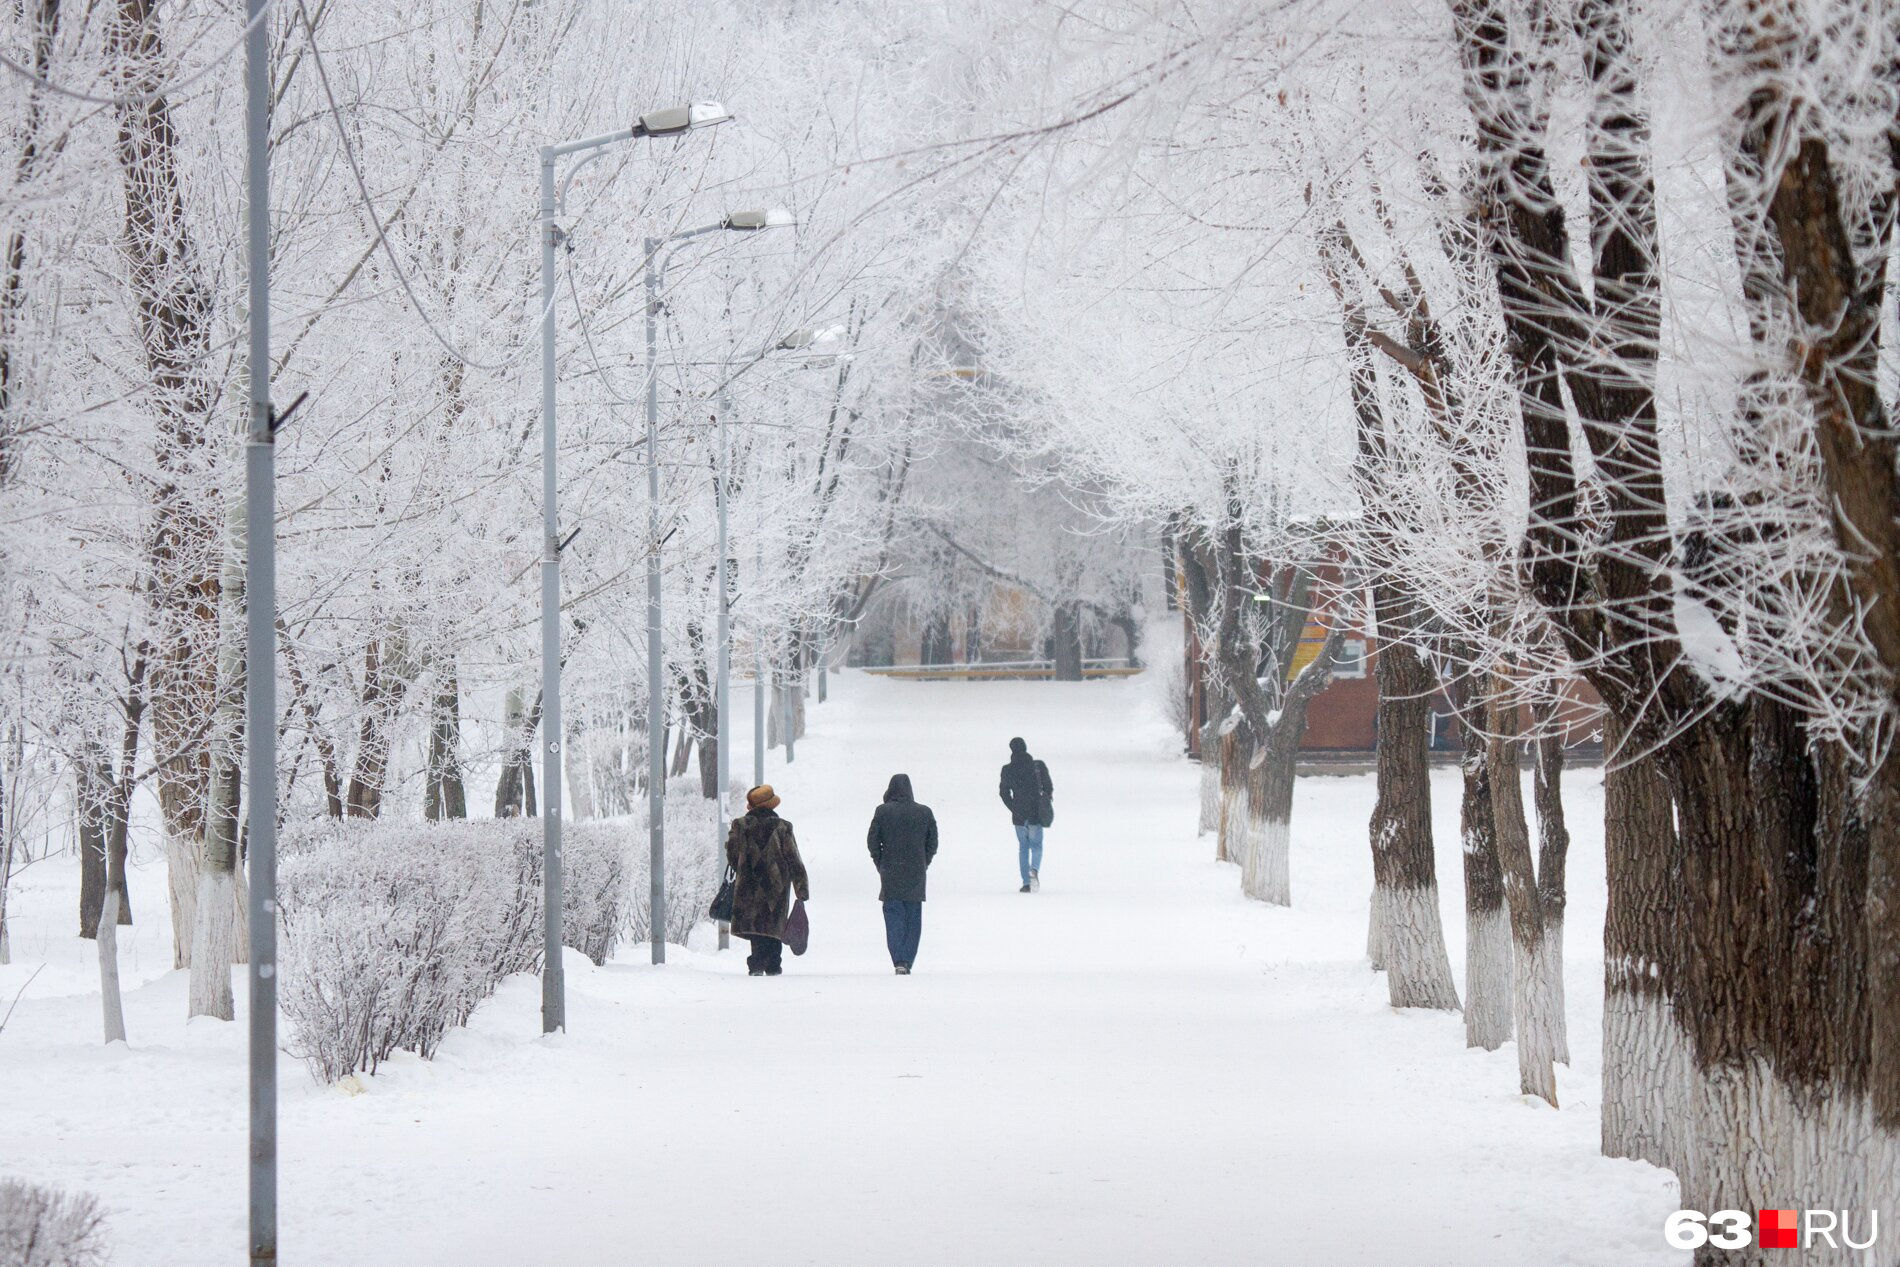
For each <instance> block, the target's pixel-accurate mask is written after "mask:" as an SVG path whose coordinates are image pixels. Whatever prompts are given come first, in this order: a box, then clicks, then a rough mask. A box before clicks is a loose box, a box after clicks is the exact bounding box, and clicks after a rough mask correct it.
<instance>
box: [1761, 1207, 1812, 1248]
mask: <svg viewBox="0 0 1900 1267" xmlns="http://www.w3.org/2000/svg"><path fill="white" fill-rule="evenodd" d="M1757 1213H1758V1214H1760V1215H1761V1218H1760V1219H1759V1220H1757V1221H1756V1223H1755V1243H1756V1244H1757V1245H1759V1246H1761V1248H1763V1249H1799V1248H1800V1232H1801V1219H1800V1216H1799V1215H1798V1214H1797V1213H1796V1212H1795V1211H1793V1210H1759V1211H1757Z"/></svg>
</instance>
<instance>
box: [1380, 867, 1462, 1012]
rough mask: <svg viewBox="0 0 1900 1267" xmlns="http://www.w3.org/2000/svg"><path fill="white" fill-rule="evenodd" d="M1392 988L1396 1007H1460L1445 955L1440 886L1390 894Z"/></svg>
mask: <svg viewBox="0 0 1900 1267" xmlns="http://www.w3.org/2000/svg"><path fill="white" fill-rule="evenodd" d="M1384 911H1385V915H1384V929H1383V933H1384V939H1385V955H1384V958H1385V974H1386V988H1387V990H1388V991H1389V995H1390V998H1391V1001H1392V1006H1393V1007H1429V1008H1437V1009H1440V1010H1449V1009H1454V1008H1456V1007H1457V1006H1458V987H1457V985H1456V984H1455V983H1454V982H1453V981H1452V979H1451V960H1450V958H1449V957H1447V955H1446V953H1445V925H1444V920H1443V919H1442V917H1441V916H1440V915H1439V911H1438V886H1437V885H1435V884H1434V885H1430V886H1428V887H1426V888H1422V889H1388V890H1386V894H1385V901H1384Z"/></svg>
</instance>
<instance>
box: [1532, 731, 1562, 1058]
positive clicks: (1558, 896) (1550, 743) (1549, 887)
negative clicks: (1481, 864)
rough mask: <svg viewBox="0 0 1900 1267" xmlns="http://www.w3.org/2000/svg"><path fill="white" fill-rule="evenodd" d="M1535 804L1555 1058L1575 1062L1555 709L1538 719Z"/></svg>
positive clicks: (1559, 734)
mask: <svg viewBox="0 0 1900 1267" xmlns="http://www.w3.org/2000/svg"><path fill="white" fill-rule="evenodd" d="M1539 722H1540V734H1539V735H1538V738H1537V747H1536V758H1537V767H1536V774H1535V781H1534V783H1533V789H1534V795H1533V798H1532V800H1533V803H1534V804H1535V806H1536V809H1537V896H1538V902H1539V905H1541V906H1542V908H1543V912H1544V971H1545V973H1546V975H1547V977H1548V980H1547V981H1546V983H1545V987H1544V988H1545V990H1546V991H1547V992H1548V993H1549V995H1550V1000H1551V1014H1552V1016H1553V1017H1554V1018H1555V1022H1556V1026H1557V1037H1556V1058H1557V1060H1558V1061H1559V1062H1560V1063H1562V1064H1566V1065H1567V1064H1569V1063H1570V1033H1569V1026H1568V1025H1567V1024H1566V1023H1565V1018H1564V863H1565V861H1566V860H1567V859H1568V857H1569V854H1570V829H1569V828H1568V827H1566V826H1565V825H1564V794H1563V776H1564V739H1563V734H1562V732H1561V731H1560V730H1558V729H1556V727H1558V725H1559V722H1558V719H1557V716H1556V713H1555V710H1554V709H1552V710H1550V711H1549V712H1547V713H1541V714H1540V717H1539Z"/></svg>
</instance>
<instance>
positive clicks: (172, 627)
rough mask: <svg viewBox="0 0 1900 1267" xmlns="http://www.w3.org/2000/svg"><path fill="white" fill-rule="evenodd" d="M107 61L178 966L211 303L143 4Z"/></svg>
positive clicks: (205, 644)
mask: <svg viewBox="0 0 1900 1267" xmlns="http://www.w3.org/2000/svg"><path fill="white" fill-rule="evenodd" d="M105 32H106V36H105V43H106V51H107V52H108V54H109V55H111V57H112V58H113V60H114V62H115V63H116V64H117V65H119V66H120V67H122V73H121V78H120V80H119V83H118V85H117V88H118V92H119V94H120V97H119V104H117V105H116V106H115V107H114V111H115V114H116V117H117V121H118V144H117V153H118V159H119V170H120V175H121V177H122V181H123V185H124V192H125V233H124V249H125V255H126V261H127V264H128V283H129V286H130V289H131V292H132V294H133V297H134V299H135V301H136V307H137V313H138V328H139V337H140V342H141V344H142V346H143V349H144V353H145V370H146V377H147V385H148V387H149V389H150V390H149V392H148V394H147V397H146V399H147V400H148V401H149V403H150V408H151V409H152V410H153V411H154V413H155V414H156V415H157V421H158V442H157V447H156V451H155V454H154V457H155V459H156V463H155V465H156V469H157V475H158V480H157V486H156V488H155V490H154V493H153V502H152V506H153V513H152V517H151V521H150V529H149V536H148V538H147V543H146V563H147V574H148V576H149V577H150V586H149V591H148V593H149V595H150V601H151V605H152V616H153V621H152V624H153V664H152V682H151V693H152V730H153V735H152V738H153V747H154V750H155V751H154V761H155V763H156V766H157V772H158V780H157V781H158V801H159V809H160V812H161V814H162V816H163V819H164V827H165V836H166V842H165V843H166V855H167V860H168V872H169V876H168V879H169V892H170V897H171V906H172V929H173V958H174V964H175V966H177V967H181V968H182V967H185V966H186V964H187V962H188V960H189V957H190V938H191V934H192V929H193V927H194V926H195V924H196V905H197V885H198V877H197V860H198V851H199V847H200V844H201V842H202V839H203V834H204V827H205V812H206V803H205V802H206V797H207V795H208V792H209V787H210V780H211V761H210V751H209V748H208V745H207V743H206V739H207V732H208V730H209V727H210V725H211V719H212V714H213V712H214V710H215V708H216V695H217V656H216V649H217V645H218V575H217V565H218V559H219V540H218V537H219V527H218V518H217V516H216V514H215V513H214V512H213V511H212V509H211V507H210V505H209V503H208V501H207V498H208V496H209V495H210V492H211V489H212V486H213V480H212V476H213V474H214V472H215V470H216V467H217V464H218V457H219V455H218V453H217V447H218V446H217V444H216V441H217V439H218V438H219V437H218V428H216V427H215V426H214V424H213V419H212V410H213V408H214V405H215V402H216V399H217V384H216V383H215V382H214V381H212V380H211V379H210V378H209V377H208V376H207V374H208V368H209V367H210V366H212V365H214V364H216V363H217V358H216V357H215V356H214V355H213V353H212V340H213V300H212V295H211V291H210V288H209V284H208V282H207V280H206V278H205V274H204V271H203V268H202V266H201V264H200V263H199V260H198V249H197V245H196V242H195V241H194V239H193V236H192V233H191V229H190V226H189V224H188V223H187V220H186V215H185V205H184V198H183V196H182V194H181V192H180V182H179V177H178V162H177V147H178V137H177V133H176V131H175V130H174V128H173V126H172V117H171V107H170V104H169V102H168V100H167V98H166V96H165V95H164V93H163V91H162V88H163V84H164V80H165V77H166V74H167V72H168V63H167V61H166V58H165V50H164V46H163V41H162V39H161V34H160V29H159V23H158V18H157V14H156V11H155V6H154V4H153V3H152V0H117V3H115V4H114V5H113V7H112V10H111V12H110V14H109V16H108V19H107V22H106V26H105Z"/></svg>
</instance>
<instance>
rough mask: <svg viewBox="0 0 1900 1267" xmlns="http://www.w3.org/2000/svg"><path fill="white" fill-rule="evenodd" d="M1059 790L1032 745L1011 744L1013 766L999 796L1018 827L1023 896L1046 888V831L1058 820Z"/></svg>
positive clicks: (1006, 772) (1018, 741)
mask: <svg viewBox="0 0 1900 1267" xmlns="http://www.w3.org/2000/svg"><path fill="white" fill-rule="evenodd" d="M1055 790H1056V789H1055V784H1053V783H1051V782H1050V781H1049V767H1048V766H1046V765H1044V764H1043V763H1042V762H1040V761H1038V760H1036V759H1035V758H1034V757H1032V756H1030V755H1029V745H1028V744H1026V743H1024V742H1023V741H1022V740H1021V739H1012V740H1010V741H1009V764H1008V765H1006V766H1004V767H1003V781H1002V783H1001V784H1000V785H999V786H998V787H997V793H998V794H999V795H1000V796H1001V797H1002V798H1003V804H1004V805H1006V806H1008V807H1009V817H1010V821H1011V822H1013V823H1015V824H1016V863H1017V867H1018V869H1019V870H1021V872H1022V877H1023V887H1022V888H1021V889H1019V890H1017V892H1019V893H1035V892H1038V891H1040V890H1041V888H1042V874H1041V873H1042V829H1043V828H1045V827H1047V826H1048V825H1049V824H1050V823H1051V822H1053V821H1054V820H1055V801H1054V799H1053V798H1054V796H1055Z"/></svg>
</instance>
